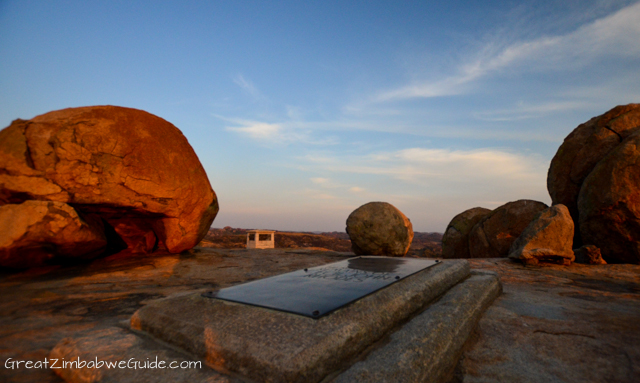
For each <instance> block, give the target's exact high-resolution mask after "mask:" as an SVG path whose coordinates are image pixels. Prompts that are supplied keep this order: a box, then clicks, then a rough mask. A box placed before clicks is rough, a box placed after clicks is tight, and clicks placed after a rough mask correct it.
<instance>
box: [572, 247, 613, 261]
mask: <svg viewBox="0 0 640 383" xmlns="http://www.w3.org/2000/svg"><path fill="white" fill-rule="evenodd" d="M573 253H574V254H575V256H576V259H575V262H576V263H584V264H586V265H606V264H607V262H606V261H605V260H604V259H602V254H601V253H600V249H598V248H597V247H596V246H593V245H584V246H582V247H581V248H579V249H576V250H574V251H573Z"/></svg>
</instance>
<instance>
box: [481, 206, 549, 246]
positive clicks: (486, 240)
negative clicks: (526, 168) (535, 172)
mask: <svg viewBox="0 0 640 383" xmlns="http://www.w3.org/2000/svg"><path fill="white" fill-rule="evenodd" d="M547 207H548V206H547V205H546V204H544V203H542V202H538V201H533V200H527V199H521V200H518V201H514V202H509V203H506V204H504V205H502V206H500V207H498V208H496V209H495V210H493V211H492V212H491V213H489V214H488V215H487V216H485V217H484V218H483V219H481V220H480V221H479V222H478V223H476V224H475V226H474V227H473V229H471V233H469V257H470V258H500V257H506V256H507V255H509V249H510V248H511V245H512V244H513V242H514V241H515V240H516V238H518V237H519V236H520V234H522V232H523V231H524V229H525V228H526V227H527V226H528V225H529V223H530V222H531V221H533V219H534V218H536V216H537V215H538V214H539V213H540V212H541V211H543V210H544V209H546V208H547Z"/></svg>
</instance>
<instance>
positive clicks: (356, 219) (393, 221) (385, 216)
mask: <svg viewBox="0 0 640 383" xmlns="http://www.w3.org/2000/svg"><path fill="white" fill-rule="evenodd" d="M346 230H347V233H348V234H349V238H351V247H352V250H353V252H354V253H356V254H357V255H385V256H391V257H402V256H404V255H405V254H407V251H409V247H410V246H411V241H412V240H413V226H412V225H411V221H409V219H408V218H407V217H406V216H405V215H404V214H402V212H401V211H400V210H398V209H396V208H395V207H394V206H393V205H391V204H389V203H386V202H369V203H367V204H365V205H362V206H360V207H359V208H357V209H356V210H354V211H353V212H352V213H351V214H350V215H349V218H347V228H346Z"/></svg>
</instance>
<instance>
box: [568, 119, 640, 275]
mask: <svg viewBox="0 0 640 383" xmlns="http://www.w3.org/2000/svg"><path fill="white" fill-rule="evenodd" d="M578 211H579V213H580V221H579V222H580V233H581V234H582V238H583V242H584V243H585V244H589V245H595V246H597V247H599V248H600V250H601V251H602V258H604V260H605V261H607V262H608V263H634V264H640V130H639V131H636V133H634V134H632V135H631V136H629V137H627V138H625V139H624V140H623V141H622V143H621V144H620V145H618V146H617V147H616V148H615V149H614V150H612V151H611V152H610V153H609V154H608V155H607V156H606V157H604V158H603V159H602V160H600V162H598V164H597V165H596V166H595V168H594V169H593V170H592V171H591V173H589V176H588V177H587V178H586V179H585V180H584V182H583V184H582V188H581V190H580V194H579V196H578Z"/></svg>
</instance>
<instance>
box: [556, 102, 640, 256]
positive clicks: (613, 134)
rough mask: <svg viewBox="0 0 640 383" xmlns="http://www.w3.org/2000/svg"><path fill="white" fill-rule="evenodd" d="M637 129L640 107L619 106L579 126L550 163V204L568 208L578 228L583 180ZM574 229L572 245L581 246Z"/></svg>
mask: <svg viewBox="0 0 640 383" xmlns="http://www.w3.org/2000/svg"><path fill="white" fill-rule="evenodd" d="M638 129H640V104H629V105H619V106H616V107H615V108H613V109H611V110H610V111H608V112H606V113H604V114H603V115H600V116H597V117H594V118H592V119H591V120H589V121H587V122H585V123H583V124H580V125H579V126H578V127H577V128H575V129H574V130H573V131H572V132H571V133H570V134H569V135H568V136H567V137H566V138H565V139H564V142H563V143H562V145H561V146H560V148H559V149H558V152H557V153H556V154H555V156H554V157H553V159H552V160H551V165H550V167H549V173H548V175H547V189H548V191H549V195H550V196H551V201H552V204H554V205H555V204H559V203H561V204H563V205H565V206H567V207H568V208H569V212H570V213H571V216H572V217H573V222H574V224H575V225H576V228H577V227H578V223H579V214H578V194H579V193H580V189H581V188H582V185H583V182H584V180H585V179H586V178H587V176H588V175H589V174H590V173H591V171H592V170H593V169H594V168H595V166H596V165H597V164H598V162H599V161H600V160H602V159H603V158H604V157H605V156H606V155H607V154H608V153H610V152H611V151H612V150H613V149H614V148H616V147H617V146H618V145H620V143H621V141H622V140H623V139H625V138H626V137H628V136H630V135H631V134H633V133H634V132H635V131H637V130H638ZM581 243H582V242H581V236H580V231H579V230H577V229H576V233H575V245H576V246H580V244H581Z"/></svg>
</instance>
